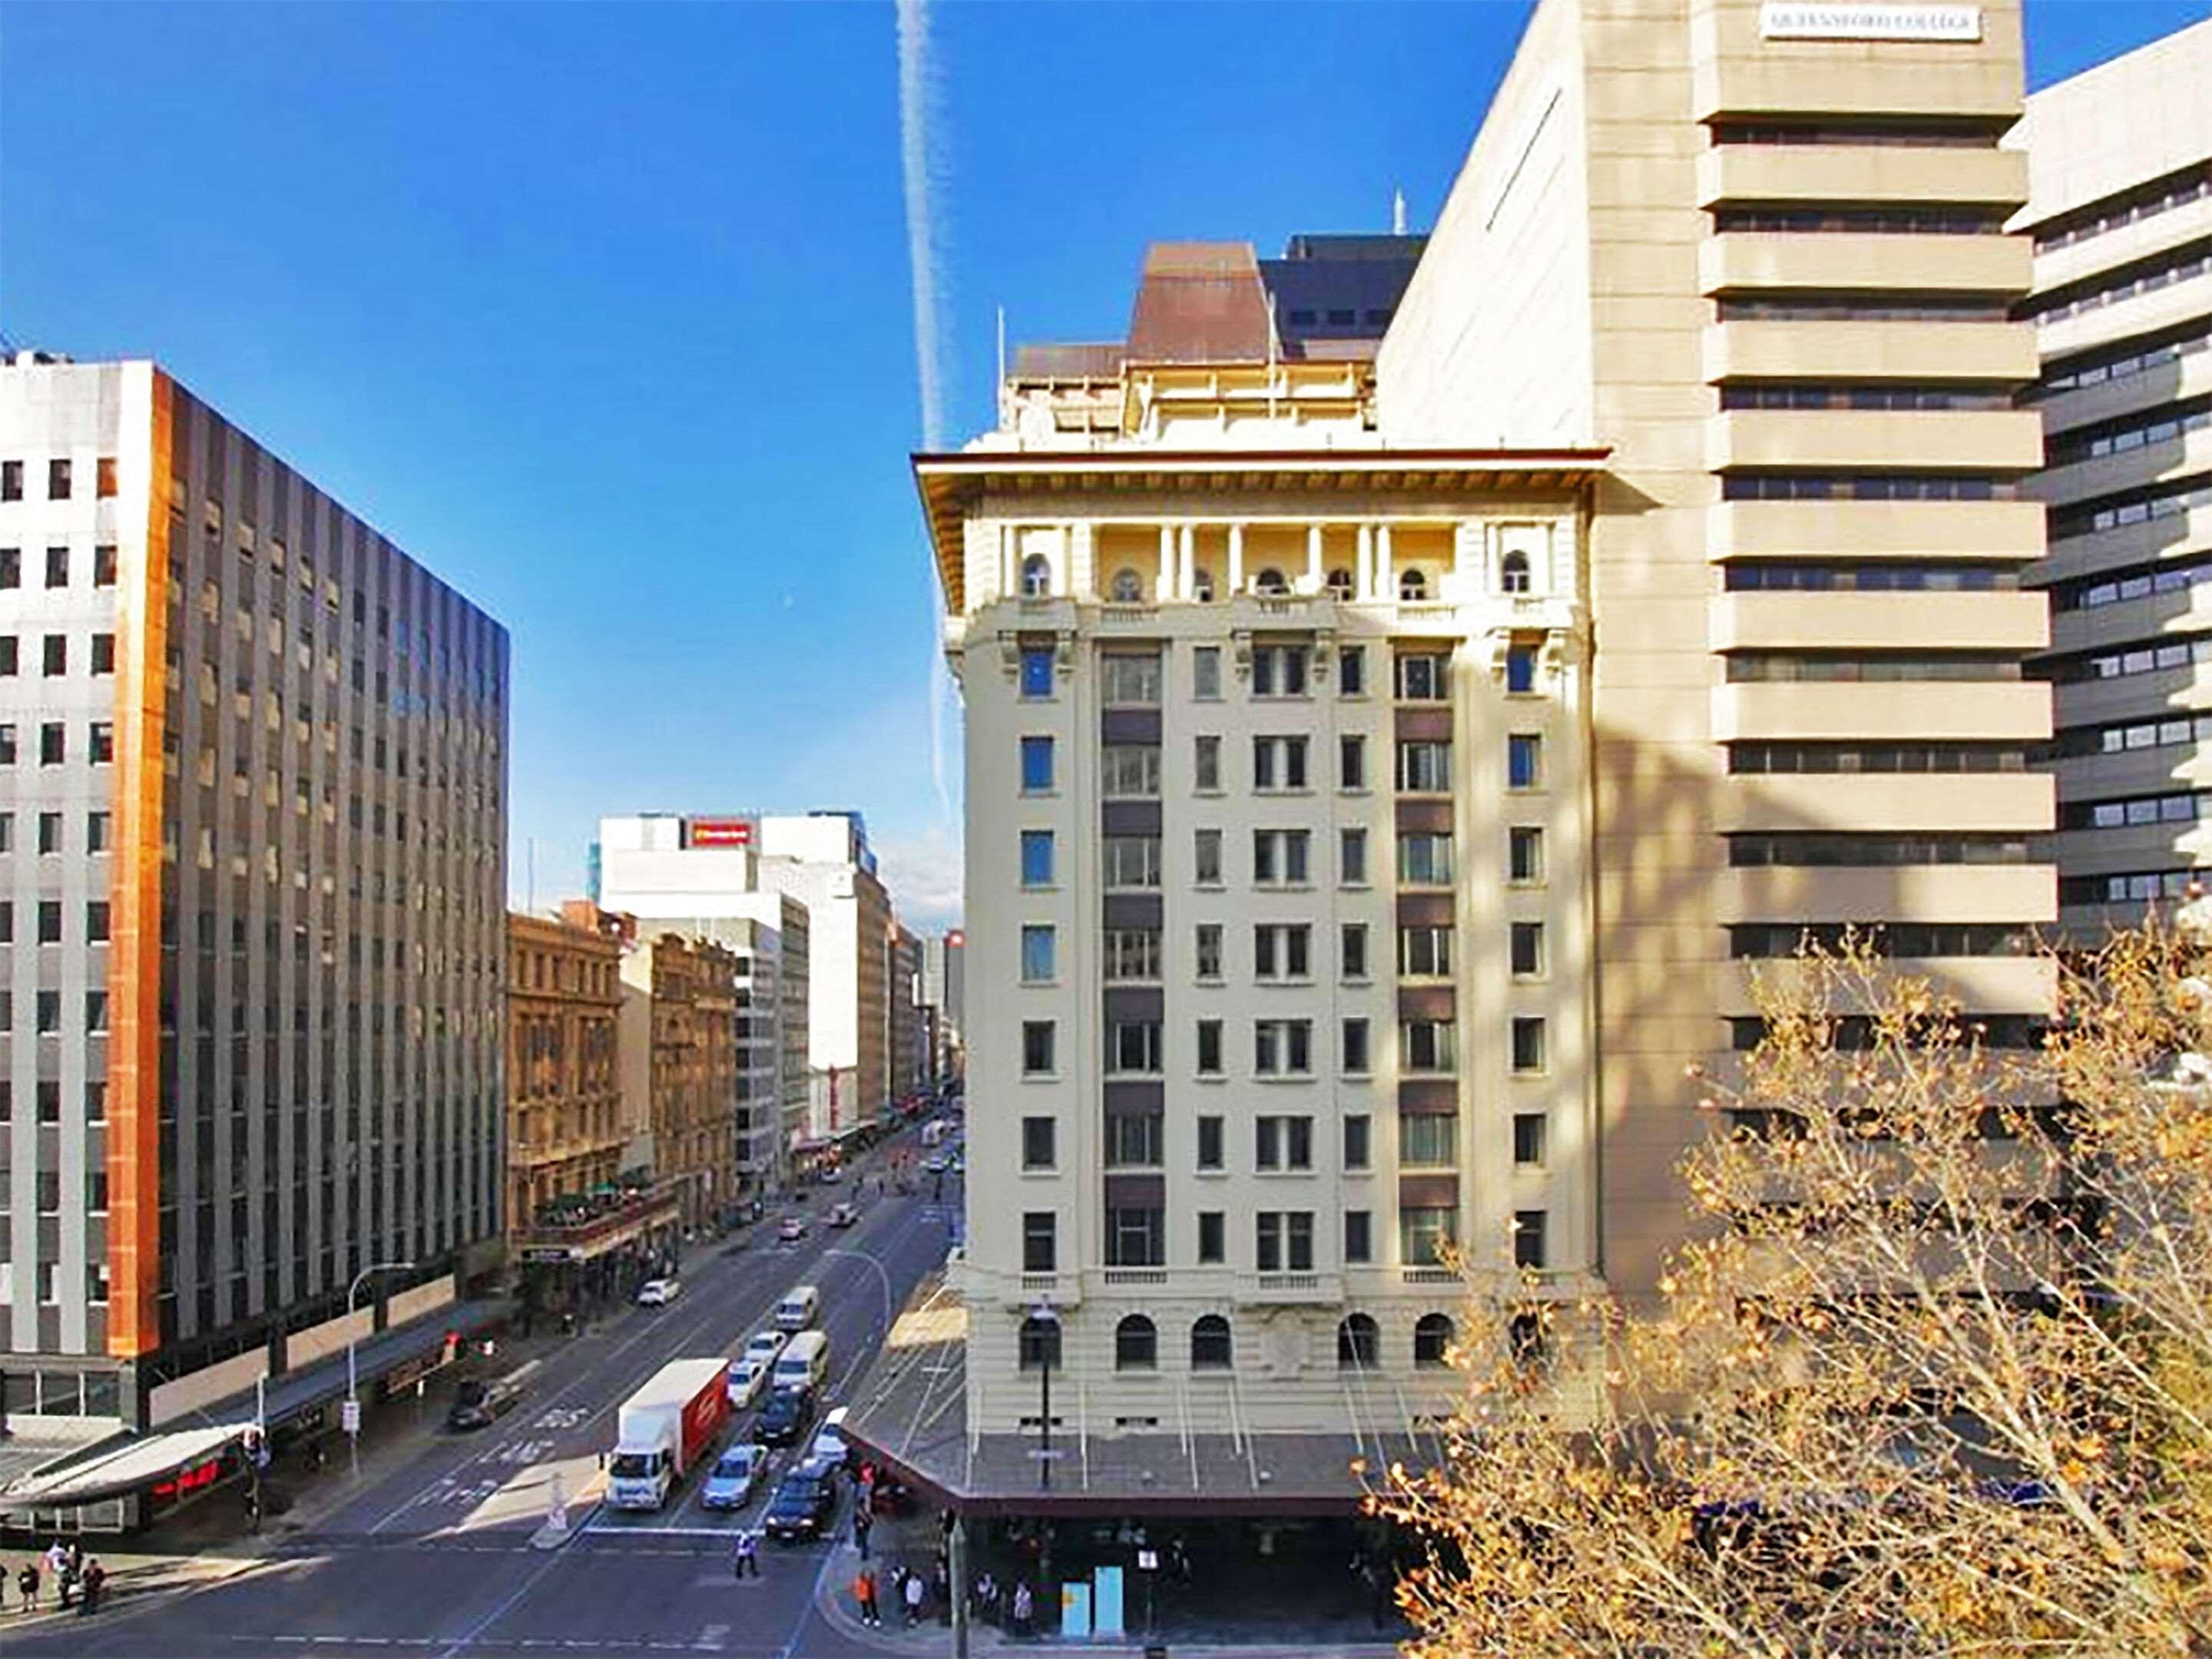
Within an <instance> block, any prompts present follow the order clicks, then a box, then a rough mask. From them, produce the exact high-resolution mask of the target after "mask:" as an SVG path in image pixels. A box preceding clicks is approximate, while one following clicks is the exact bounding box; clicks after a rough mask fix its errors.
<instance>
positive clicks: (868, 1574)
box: [853, 1563, 884, 1626]
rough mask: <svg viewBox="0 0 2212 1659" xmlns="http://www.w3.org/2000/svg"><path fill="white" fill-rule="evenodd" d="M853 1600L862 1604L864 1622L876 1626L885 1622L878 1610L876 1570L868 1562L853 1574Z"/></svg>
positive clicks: (861, 1615)
mask: <svg viewBox="0 0 2212 1659" xmlns="http://www.w3.org/2000/svg"><path fill="white" fill-rule="evenodd" d="M853 1600H854V1601H856V1602H858V1603H859V1604H860V1622H861V1623H862V1624H864V1625H867V1626H880V1625H881V1624H882V1623H883V1622H884V1621H883V1616H882V1615H881V1614H880V1613H878V1612H877V1610H876V1570H875V1569H874V1568H873V1567H871V1566H869V1565H866V1563H863V1564H862V1565H861V1567H860V1571H858V1572H856V1573H854V1575H853Z"/></svg>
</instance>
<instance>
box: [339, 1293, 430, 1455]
mask: <svg viewBox="0 0 2212 1659" xmlns="http://www.w3.org/2000/svg"><path fill="white" fill-rule="evenodd" d="M414 1265H415V1264H414V1263H413V1262H411V1261H372V1262H370V1263H369V1264H368V1266H367V1267H363V1268H362V1270H361V1271H360V1272H359V1273H356V1274H355V1275H354V1276H353V1283H352V1284H350V1285H347V1286H346V1397H345V1431H346V1455H347V1458H348V1461H349V1462H350V1463H351V1464H352V1466H353V1473H354V1475H355V1477H356V1479H358V1478H359V1476H360V1474H361V1380H360V1377H359V1376H358V1374H357V1373H356V1370H355V1369H354V1352H353V1346H354V1332H353V1304H354V1298H355V1297H358V1296H359V1295H360V1294H361V1287H362V1285H365V1284H367V1283H368V1280H369V1279H371V1278H372V1277H374V1275H375V1274H378V1273H386V1272H391V1273H405V1272H406V1271H407V1270H408V1269H409V1268H410V1267H413V1266H414Z"/></svg>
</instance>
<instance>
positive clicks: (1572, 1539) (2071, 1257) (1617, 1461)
mask: <svg viewBox="0 0 2212 1659" xmlns="http://www.w3.org/2000/svg"><path fill="white" fill-rule="evenodd" d="M1789 966H1790V969H1791V971H1790V972H1788V973H1786V974H1784V975H1779V976H1777V978H1775V979H1774V980H1772V981H1769V982H1767V983H1765V984H1764V985H1763V986H1762V987H1761V992H1760V996H1761V1002H1762V1012H1763V1013H1764V1014H1765V1019H1766V1036H1765V1040H1764V1042H1762V1043H1761V1044H1760V1046H1759V1048H1757V1049H1756V1050H1755V1051H1754V1052H1753V1053H1752V1054H1748V1055H1747V1056H1745V1057H1744V1060H1743V1064H1742V1066H1741V1071H1740V1074H1737V1075H1733V1076H1730V1077H1728V1078H1716V1079H1711V1080H1710V1086H1711V1094H1710V1097H1709V1099H1708V1100H1707V1102H1706V1105H1707V1107H1708V1109H1710V1110H1711V1113H1712V1115H1713V1116H1714V1120H1715V1133H1714V1134H1713V1135H1712V1136H1711V1139H1710V1140H1709V1142H1708V1143H1707V1144H1705V1145H1704V1146H1701V1147H1700V1148H1699V1149H1698V1150H1697V1151H1696V1152H1693V1153H1692V1156H1691V1157H1690V1158H1688V1160H1687V1161H1686V1164H1685V1167H1684V1176H1685V1177H1686V1188H1687V1191H1688V1193H1689V1195H1690V1205H1691V1207H1692V1212H1693V1218H1692V1225H1691V1227H1690V1228H1689V1229H1688V1231H1690V1232H1691V1233H1692V1237H1693V1242H1692V1243H1689V1244H1688V1245H1686V1247H1685V1248H1684V1249H1682V1250H1681V1251H1680V1253H1679V1255H1677V1257H1676V1258H1675V1260H1674V1264H1673V1267H1672V1271H1671V1273H1670V1276H1669V1277H1668V1279H1666V1280H1665V1281H1664V1282H1663V1284H1662V1292H1663V1295H1662V1298H1661V1299H1660V1301H1659V1302H1658V1304H1656V1305H1655V1306H1652V1307H1650V1308H1642V1309H1628V1308H1624V1307H1623V1306H1621V1305H1620V1304H1618V1303H1616V1302H1613V1301H1611V1300H1607V1299H1593V1300H1589V1301H1586V1302H1583V1303H1581V1304H1574V1305H1558V1304H1553V1305H1549V1306H1547V1305H1544V1304H1531V1302H1530V1301H1529V1299H1528V1298H1529V1297H1530V1294H1531V1292H1532V1291H1534V1289H1535V1288H1536V1287H1534V1286H1533V1285H1516V1284H1505V1285H1500V1286H1498V1287H1495V1288H1493V1289H1483V1288H1480V1287H1479V1288H1478V1290H1477V1291H1476V1300H1477V1301H1478V1303H1480V1304H1482V1305H1480V1306H1478V1308H1477V1309H1476V1310H1474V1317H1472V1318H1471V1319H1470V1320H1469V1321H1468V1329H1470V1330H1473V1331H1478V1332H1483V1331H1487V1332H1495V1333H1498V1336H1497V1338H1496V1339H1495V1343H1494V1346H1492V1347H1490V1348H1487V1349H1486V1348H1484V1347H1482V1346H1473V1347H1470V1348H1468V1350H1466V1351H1464V1352H1460V1353H1458V1354H1456V1355H1455V1363H1457V1364H1460V1365H1461V1366H1462V1368H1463V1369H1464V1370H1466V1371H1467V1373H1468V1395H1467V1399H1466V1402H1465V1404H1464V1407H1463V1408H1462V1411H1461V1413H1459V1415H1458V1416H1457V1418H1456V1419H1455V1421H1454V1423H1453V1425H1452V1426H1451V1428H1450V1431H1449V1433H1448V1434H1447V1435H1446V1436H1445V1438H1444V1443H1443V1444H1444V1455H1443V1458H1442V1460H1441V1461H1440V1462H1439V1464H1438V1465H1437V1467H1436V1468H1431V1469H1426V1470H1416V1469H1406V1468H1394V1469H1391V1470H1388V1471H1375V1472H1373V1475H1372V1493H1373V1495H1372V1498H1371V1503H1372V1505H1373V1507H1374V1508H1375V1509H1376V1511H1377V1512H1378V1513H1380V1514H1383V1515H1385V1516H1389V1517H1391V1518H1393V1519H1395V1521H1397V1522H1400V1523H1401V1525H1402V1526H1404V1527H1405V1528H1408V1529H1410V1530H1411V1532H1412V1533H1413V1535H1414V1536H1415V1537H1416V1538H1417V1539H1419V1540H1420V1541H1422V1542H1423V1543H1424V1544H1425V1548H1426V1564H1425V1565H1424V1566H1422V1567H1421V1568H1419V1570H1417V1571H1413V1572H1412V1573H1410V1574H1408V1575H1407V1577H1405V1578H1404V1579H1403V1580H1402V1581H1401V1584H1400V1587H1399V1596H1400V1600H1401V1604H1402V1605H1403V1606H1404V1607H1405V1608H1406V1610H1407V1613H1408V1615H1409V1617H1410V1618H1411V1620H1412V1621H1413V1626H1414V1628H1415V1632H1416V1635H1415V1637H1414V1638H1413V1641H1412V1642H1411V1643H1410V1644H1408V1652H1409V1654H1411V1655H1413V1656H1414V1659H1460V1656H1473V1655H1515V1656H1544V1659H1552V1656H1581V1655H1607V1656H1613V1655H1620V1656H1643V1659H1671V1656H1692V1655H1694V1656H1713V1659H1753V1656H1761V1659H1764V1656H1774V1659H1781V1656H1791V1659H1800V1656H1802V1659H1814V1656H1830V1655H1833V1656H1844V1655H1850V1656H1864V1655H1898V1656H1922V1655H1947V1656H1948V1655H1999V1654H2003V1655H2012V1654H2023V1655H2025V1654H2033V1655H2045V1654H2050V1655H2069V1656H2070V1655H2093V1656H2099V1659H2108V1656H2109V1659H2123V1656H2124V1659H2142V1656H2190V1659H2203V1656H2212V1061H2208V1060H2207V1059H2206V1058H2205V1057H2206V1056H2207V1055H2208V1054H2212V913H2208V910H2207V907H2206V905H2205V903H2204V902H2203V901H2199V902H2197V904H2195V905H2192V906H2191V907H2190V908H2187V909H2185V911H2184V912H2183V914H2182V915H2181V916H2180V917H2179V918H2177V919H2176V921H2175V924H2174V925H2173V926H2172V927H2165V928H2161V927H2155V926H2153V927H2147V928H2146V929H2144V930H2142V931H2140V932H2136V933H2128V934H2124V935H2122V936H2119V937H2118V938H2116V939H2114V940H2113V941H2112V943H2111V944H2110V945H2108V946H2107V947H2106V949H2104V950H2103V951H2100V952H2099V953H2097V954H2096V956H2095V957H2094V958H2093V959H2092V960H2087V961H2082V962H2078V963H2062V962H2058V961H2056V960H2054V962H2053V971H2054V974H2055V975H2056V980H2057V985H2058V987H2059V988H2058V997H2057V1008H2056V1010H2055V1011H2054V1015H2053V1018H2052V1020H2051V1024H2050V1027H2049V1030H2048V1032H2047V1034H2046V1035H2044V1036H2041V1038H2040V1039H2039V1042H2036V1043H2035V1044H2033V1045H2031V1046H2029V1047H2027V1048H2011V1047H2005V1046H2001V1045H2000V1044H1999V1043H1997V1042H1994V1041H1992V1040H1990V1034H1989V1033H1987V1032H1985V1031H1984V1030H1980V1029H1978V1027H1977V1026H1976V1025H1975V1024H1973V1023H1972V1022H1971V1021H1969V1020H1966V1019H1965V1018H1962V1017H1961V1016H1960V1013H1959V1012H1958V1011H1957V1010H1956V1009H1955V1008H1954V1006H1950V1005H1949V1004H1948V1003H1947V1002H1946V1001H1945V1000H1943V999H1942V998H1941V997H1939V996H1937V995H1936V994H1935V993H1934V992H1933V991H1932V990H1931V989H1930V987H1929V986H1928V985H1927V984H1926V983H1924V982H1921V981H1914V980H1911V979H1909V978H1905V977H1901V976H1898V975H1893V974H1892V973H1891V972H1890V971H1888V969H1887V964H1886V963H1885V962H1884V961H1883V959H1882V958H1881V956H1880V954H1879V945H1878V941H1877V940H1869V939H1857V940H1852V941H1848V942H1846V944H1845V945H1844V947H1843V948H1842V949H1841V950H1839V951H1833V952H1826V953H1821V952H1813V953H1810V954H1808V955H1807V956H1805V957H1802V958H1801V959H1800V960H1799V961H1797V962H1796V963H1791V964H1790V965H1789Z"/></svg>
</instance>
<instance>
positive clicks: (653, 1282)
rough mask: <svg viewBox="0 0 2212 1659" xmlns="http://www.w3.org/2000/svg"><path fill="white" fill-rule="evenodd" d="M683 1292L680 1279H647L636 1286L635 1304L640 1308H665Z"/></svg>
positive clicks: (682, 1283)
mask: <svg viewBox="0 0 2212 1659" xmlns="http://www.w3.org/2000/svg"><path fill="white" fill-rule="evenodd" d="M683 1293H684V1281H683V1280H682V1279H675V1278H669V1279H647V1280H646V1281H645V1283H644V1284H642V1285H639V1286H638V1287H637V1305H638V1306H639V1307H641V1308H665V1307H666V1306H667V1305H668V1304H670V1303H671V1302H673V1301H675V1300H676V1298H677V1297H679V1296H681V1295H682V1294H683Z"/></svg>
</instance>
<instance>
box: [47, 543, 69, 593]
mask: <svg viewBox="0 0 2212 1659" xmlns="http://www.w3.org/2000/svg"><path fill="white" fill-rule="evenodd" d="M46 586H49V587H67V586H69V549H67V548H66V547H50V548H48V549H47V550H46Z"/></svg>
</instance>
